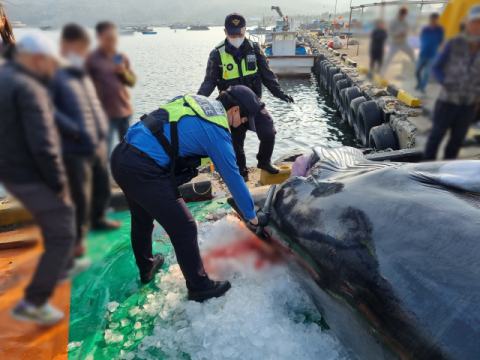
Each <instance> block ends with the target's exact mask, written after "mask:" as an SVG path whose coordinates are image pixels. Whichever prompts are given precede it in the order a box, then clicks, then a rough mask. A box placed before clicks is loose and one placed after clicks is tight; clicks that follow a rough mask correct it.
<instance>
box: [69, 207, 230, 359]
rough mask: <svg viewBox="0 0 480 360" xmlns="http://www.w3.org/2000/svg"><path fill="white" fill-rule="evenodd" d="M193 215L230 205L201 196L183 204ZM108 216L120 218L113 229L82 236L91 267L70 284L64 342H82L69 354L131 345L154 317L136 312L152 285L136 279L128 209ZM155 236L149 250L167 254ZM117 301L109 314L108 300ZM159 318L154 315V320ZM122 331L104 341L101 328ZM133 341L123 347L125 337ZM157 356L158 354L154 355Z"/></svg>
mask: <svg viewBox="0 0 480 360" xmlns="http://www.w3.org/2000/svg"><path fill="white" fill-rule="evenodd" d="M187 205H188V208H189V209H190V211H191V212H192V213H193V215H194V218H195V220H197V221H201V220H204V219H205V216H206V215H207V214H208V213H210V212H212V211H214V210H216V209H218V208H220V207H224V208H229V206H228V204H227V203H226V200H225V199H222V200H213V201H202V202H197V203H190V204H187ZM110 218H112V219H116V220H119V221H121V222H122V227H121V228H120V229H119V230H116V231H109V232H107V231H92V232H90V233H89V235H88V238H87V249H88V252H87V256H88V257H90V258H91V259H92V261H93V265H92V267H91V268H90V269H89V270H88V271H87V272H85V273H84V274H81V275H79V276H77V277H76V278H75V279H74V281H73V284H72V295H71V301H70V333H69V342H70V343H72V342H82V341H83V343H82V344H81V346H79V347H76V348H73V349H71V350H69V353H68V358H69V359H70V360H71V359H78V360H83V359H95V360H102V359H115V358H116V357H117V356H119V355H120V351H121V350H124V351H125V352H129V351H130V350H132V349H135V348H136V347H137V346H138V344H139V343H140V342H141V340H142V339H143V338H144V337H145V336H147V335H149V333H150V332H151V331H152V329H153V327H154V324H153V321H154V319H155V317H156V316H149V315H148V314H147V313H146V312H142V313H141V315H140V314H138V313H136V312H137V309H138V308H137V307H139V308H141V307H142V305H143V304H144V303H145V302H146V299H147V295H148V294H150V293H152V292H153V291H154V288H155V284H154V282H151V283H150V284H147V285H143V284H141V283H140V278H139V274H138V268H137V266H136V264H135V258H134V256H133V252H132V248H131V244H130V213H129V212H128V211H124V212H118V213H114V214H111V216H110ZM156 237H157V238H158V239H159V240H160V241H154V247H153V248H154V252H155V253H156V252H162V253H164V254H167V253H168V252H169V251H170V250H171V244H170V242H169V239H168V236H162V235H161V231H160V229H159V230H157V236H156ZM112 301H116V302H117V303H119V304H120V305H119V306H118V308H117V310H116V311H115V312H113V313H110V312H109V311H108V310H107V304H108V303H109V302H112ZM137 321H138V322H141V324H142V328H141V330H136V329H134V324H135V322H137ZM157 321H158V320H157ZM113 328H115V332H116V333H118V332H120V333H121V334H123V335H124V340H123V341H120V342H115V343H110V344H107V343H106V342H105V339H104V334H105V329H113ZM127 337H128V338H132V337H133V338H134V339H135V340H134V341H133V342H132V343H131V344H130V345H129V346H125V342H126V339H127ZM158 358H159V359H161V358H162V357H161V356H159V357H158Z"/></svg>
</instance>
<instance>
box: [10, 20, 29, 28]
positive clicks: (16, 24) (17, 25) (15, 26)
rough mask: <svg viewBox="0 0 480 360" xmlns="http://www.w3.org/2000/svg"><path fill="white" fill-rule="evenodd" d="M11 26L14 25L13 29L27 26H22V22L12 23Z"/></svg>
mask: <svg viewBox="0 0 480 360" xmlns="http://www.w3.org/2000/svg"><path fill="white" fill-rule="evenodd" d="M10 25H12V28H24V27H26V26H27V25H25V24H22V22H21V21H11V22H10Z"/></svg>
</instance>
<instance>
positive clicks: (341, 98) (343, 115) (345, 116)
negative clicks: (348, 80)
mask: <svg viewBox="0 0 480 360" xmlns="http://www.w3.org/2000/svg"><path fill="white" fill-rule="evenodd" d="M337 85H338V83H337ZM347 90H348V87H347V88H344V89H342V90H341V91H340V102H341V103H342V106H340V107H339V110H340V115H342V120H343V121H345V122H346V123H347V124H348V120H347V114H346V113H345V109H344V107H343V98H344V97H345V92H346V91H347Z"/></svg>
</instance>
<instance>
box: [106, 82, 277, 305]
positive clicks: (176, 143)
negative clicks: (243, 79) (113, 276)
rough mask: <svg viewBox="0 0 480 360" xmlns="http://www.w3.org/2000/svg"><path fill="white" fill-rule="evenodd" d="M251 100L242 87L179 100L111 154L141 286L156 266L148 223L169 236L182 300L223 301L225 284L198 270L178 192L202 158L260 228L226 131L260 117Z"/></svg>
mask: <svg viewBox="0 0 480 360" xmlns="http://www.w3.org/2000/svg"><path fill="white" fill-rule="evenodd" d="M261 108H262V106H261V103H260V101H259V100H258V97H257V96H256V95H255V94H254V93H253V91H251V90H250V89H248V88H247V87H245V86H242V85H237V86H234V87H232V88H229V89H227V91H226V92H223V93H221V94H220V95H219V97H218V98H217V100H212V99H209V98H206V97H204V96H200V95H190V94H188V95H185V96H180V97H177V98H175V99H174V100H173V101H172V102H170V103H168V104H165V105H162V106H161V107H160V109H158V110H156V111H154V112H152V113H150V114H149V115H144V116H142V117H141V121H139V122H137V123H136V124H134V125H133V126H132V127H130V129H129V130H128V132H127V136H126V140H124V141H123V142H122V143H120V144H119V145H118V146H117V147H116V148H115V150H114V151H113V153H112V157H111V166H112V174H113V177H114V179H115V181H116V182H117V184H118V185H119V186H120V188H121V189H122V190H123V192H124V194H125V197H126V200H127V203H128V206H129V208H130V212H131V217H132V234H131V238H132V247H133V252H134V254H135V259H136V262H137V265H138V268H139V270H140V280H141V281H142V282H143V283H148V282H150V281H152V280H153V278H154V276H155V273H156V272H157V271H158V270H159V269H160V268H161V267H162V265H163V262H164V257H163V255H162V254H155V255H153V254H152V230H153V220H154V219H155V220H157V221H158V223H159V224H160V225H161V226H163V228H164V229H165V231H166V232H167V233H168V235H169V236H170V239H171V241H172V245H173V247H174V249H175V253H176V256H177V260H178V264H179V265H180V269H181V270H182V273H183V275H184V277H185V280H186V285H187V289H188V299H189V300H195V301H204V300H207V299H209V298H212V297H218V296H221V295H223V294H224V293H225V292H226V291H228V289H229V288H230V283H229V282H228V281H220V282H216V281H212V280H210V279H209V278H208V275H207V274H206V273H205V269H204V267H203V263H202V259H201V258H200V251H199V248H198V242H197V225H196V223H195V220H194V219H193V216H192V214H191V213H190V211H189V210H188V208H187V206H186V205H185V202H184V201H183V199H181V198H180V194H179V192H178V185H180V184H181V183H183V182H186V181H188V180H189V179H191V178H192V177H194V176H195V175H196V173H197V170H196V168H197V166H199V165H200V162H201V159H200V158H202V157H210V159H212V161H213V164H214V165H215V168H216V169H217V170H218V172H219V173H220V175H221V176H222V179H223V180H224V181H225V184H227V186H228V188H229V189H230V192H231V193H232V195H233V197H234V199H235V202H236V203H237V204H238V206H239V208H240V209H241V210H242V212H243V215H244V218H245V219H248V220H250V224H251V226H253V227H256V226H258V225H260V226H265V225H267V224H268V217H267V216H265V214H263V213H261V212H260V213H259V214H258V218H257V215H256V214H255V209H254V203H253V199H252V197H251V196H250V193H249V191H248V188H247V186H246V184H245V182H244V181H243V178H242V176H241V175H240V174H239V172H238V167H237V165H236V163H235V162H236V160H235V152H234V150H233V146H232V138H231V136H230V129H232V131H235V129H238V127H239V126H241V125H242V124H244V123H248V124H250V125H251V124H252V123H253V122H254V121H255V120H254V119H255V116H256V115H257V112H258V111H261Z"/></svg>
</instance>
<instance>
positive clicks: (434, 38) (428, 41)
mask: <svg viewBox="0 0 480 360" xmlns="http://www.w3.org/2000/svg"><path fill="white" fill-rule="evenodd" d="M443 36H444V31H443V28H442V27H441V26H440V25H438V26H437V27H436V28H435V29H432V28H430V26H425V27H424V28H423V30H422V33H421V34H420V55H419V56H420V57H421V58H424V59H425V58H427V59H431V58H434V57H435V56H437V52H438V47H439V46H440V45H442V42H443Z"/></svg>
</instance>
